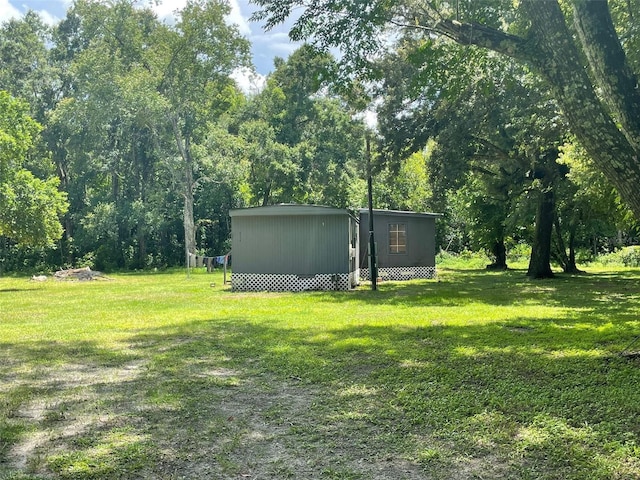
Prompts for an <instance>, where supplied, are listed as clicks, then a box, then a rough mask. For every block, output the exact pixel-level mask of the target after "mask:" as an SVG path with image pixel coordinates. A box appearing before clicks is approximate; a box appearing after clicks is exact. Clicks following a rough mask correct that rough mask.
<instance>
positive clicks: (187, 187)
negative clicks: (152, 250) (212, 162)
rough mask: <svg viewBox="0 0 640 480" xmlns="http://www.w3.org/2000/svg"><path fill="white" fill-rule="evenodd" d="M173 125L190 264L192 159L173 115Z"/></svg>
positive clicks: (192, 249)
mask: <svg viewBox="0 0 640 480" xmlns="http://www.w3.org/2000/svg"><path fill="white" fill-rule="evenodd" d="M171 123H172V127H173V135H174V137H175V140H176V146H177V147H178V151H179V152H180V156H181V157H182V162H183V168H184V171H183V174H184V177H183V182H184V185H183V188H184V191H183V192H182V195H183V197H184V207H183V224H184V250H185V261H186V265H187V266H189V265H190V260H189V254H195V252H196V225H195V220H194V215H193V204H194V196H193V192H194V189H195V180H194V178H193V159H192V158H191V144H190V141H189V137H188V136H184V137H183V135H182V132H181V131H180V127H179V125H178V121H177V119H176V118H175V117H172V119H171Z"/></svg>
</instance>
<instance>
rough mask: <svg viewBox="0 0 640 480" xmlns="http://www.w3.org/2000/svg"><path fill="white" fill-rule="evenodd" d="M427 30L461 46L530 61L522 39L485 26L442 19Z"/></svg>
mask: <svg viewBox="0 0 640 480" xmlns="http://www.w3.org/2000/svg"><path fill="white" fill-rule="evenodd" d="M409 26H410V25H407V27H409ZM429 30H431V31H433V32H434V33H439V34H441V35H444V36H446V37H447V38H450V39H451V40H453V41H455V42H457V43H460V44H462V45H476V46H478V47H482V48H486V49H489V50H493V51H494V52H498V53H501V54H503V55H507V56H509V57H512V58H515V59H518V60H522V61H530V60H531V59H532V53H531V51H530V48H529V45H528V43H527V41H526V40H525V39H524V38H522V37H518V36H516V35H511V34H509V33H505V32H502V31H500V30H497V29H494V28H490V27H487V26H485V25H480V24H477V23H463V22H459V21H457V20H451V19H443V20H440V21H439V22H438V23H437V24H436V25H435V27H433V28H431V29H429Z"/></svg>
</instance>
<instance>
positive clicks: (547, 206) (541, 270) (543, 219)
mask: <svg viewBox="0 0 640 480" xmlns="http://www.w3.org/2000/svg"><path fill="white" fill-rule="evenodd" d="M554 215H555V196H554V193H553V189H551V188H545V189H544V190H543V191H542V192H541V193H540V197H539V200H538V210H537V212H536V226H535V232H534V238H533V245H532V248H531V258H530V259H529V269H528V270H527V276H528V277H530V278H553V272H552V271H551V233H552V231H553V219H554Z"/></svg>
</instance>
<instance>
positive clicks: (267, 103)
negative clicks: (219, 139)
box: [237, 46, 364, 207]
mask: <svg viewBox="0 0 640 480" xmlns="http://www.w3.org/2000/svg"><path fill="white" fill-rule="evenodd" d="M275 66H276V69H275V71H274V72H273V74H272V75H270V76H269V78H268V79H267V85H266V87H265V89H264V90H263V91H262V92H261V93H260V94H259V95H257V96H255V97H254V98H253V99H251V100H250V101H249V102H248V104H247V107H246V109H245V110H244V112H242V114H241V115H240V116H239V118H238V120H237V123H238V124H240V126H239V127H237V128H238V131H239V132H240V134H241V135H242V136H243V137H244V138H245V139H246V141H247V145H248V156H249V159H250V163H251V170H250V176H249V184H250V186H251V189H252V192H253V201H254V202H255V203H260V204H262V205H266V204H271V203H274V202H275V203H277V202H300V203H320V204H328V205H333V206H340V207H346V206H349V205H354V204H356V203H358V197H359V194H358V188H357V185H358V171H357V170H358V161H359V160H360V159H361V158H362V155H361V153H362V148H363V145H364V140H363V138H364V128H363V124H362V122H361V121H359V120H355V119H354V118H352V115H351V114H350V112H349V110H348V108H346V105H345V103H344V102H342V101H341V99H340V97H339V96H337V95H334V94H332V93H331V92H329V91H328V90H327V89H326V87H325V85H324V83H325V81H326V79H327V75H328V72H330V71H331V69H332V68H335V61H334V60H333V58H332V57H331V56H329V55H327V54H321V53H319V52H318V51H317V50H315V49H313V48H311V47H309V46H303V47H301V48H300V49H298V50H297V51H295V52H294V53H293V54H292V55H291V56H290V57H289V59H287V61H284V60H282V59H276V61H275Z"/></svg>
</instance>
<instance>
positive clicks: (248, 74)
mask: <svg viewBox="0 0 640 480" xmlns="http://www.w3.org/2000/svg"><path fill="white" fill-rule="evenodd" d="M231 78H232V79H233V80H235V81H236V83H237V84H238V87H239V88H240V90H242V91H243V92H244V93H245V94H246V95H256V94H258V93H260V92H261V91H262V89H263V88H264V86H265V84H266V82H267V77H266V76H265V75H261V74H260V73H256V72H253V71H251V70H250V69H249V68H246V67H242V68H236V69H235V70H234V71H233V73H232V74H231Z"/></svg>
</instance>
